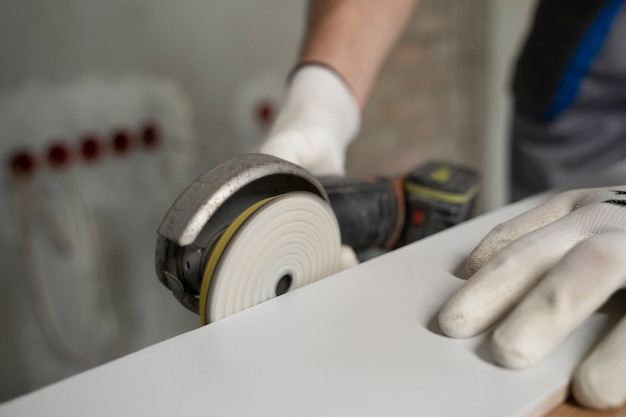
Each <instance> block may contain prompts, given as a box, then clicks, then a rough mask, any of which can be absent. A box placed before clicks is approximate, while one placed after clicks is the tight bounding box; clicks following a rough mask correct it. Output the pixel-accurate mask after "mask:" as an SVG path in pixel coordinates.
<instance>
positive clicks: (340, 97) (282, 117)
mask: <svg viewBox="0 0 626 417" xmlns="http://www.w3.org/2000/svg"><path fill="white" fill-rule="evenodd" d="M360 123H361V116H360V111H359V106H358V104H357V102H356V100H355V99H354V97H353V95H352V92H351V91H350V89H349V88H348V86H347V85H346V83H345V82H344V81H343V80H342V79H341V78H340V77H339V76H338V75H337V74H336V73H335V72H334V71H332V70H330V69H328V68H326V67H323V66H319V65H305V66H303V67H302V68H300V69H299V70H298V71H297V72H296V73H295V74H294V76H293V78H292V80H291V84H290V86H289V90H288V92H287V98H286V100H285V103H284V104H283V106H282V108H281V109H280V112H279V113H278V117H277V118H276V122H274V125H273V126H272V128H271V129H270V131H269V133H268V135H267V137H266V138H265V140H264V141H263V143H262V144H261V146H260V148H259V152H261V153H265V154H269V155H273V156H276V157H279V158H282V159H285V160H287V161H289V162H292V163H294V164H296V165H300V166H301V167H303V168H305V169H306V170H308V171H309V172H311V173H312V174H313V175H345V166H344V165H345V159H346V151H347V148H348V145H349V144H350V142H351V141H352V139H353V138H354V136H356V134H357V132H358V130H359V126H360ZM357 263H358V259H357V256H356V254H355V253H354V251H353V250H352V248H350V247H348V246H345V245H344V246H342V248H341V254H340V261H339V264H340V268H341V269H346V268H349V267H351V266H354V265H356V264H357Z"/></svg>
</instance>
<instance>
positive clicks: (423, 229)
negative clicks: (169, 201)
mask: <svg viewBox="0 0 626 417" xmlns="http://www.w3.org/2000/svg"><path fill="white" fill-rule="evenodd" d="M477 191H478V175H477V173H476V172H474V171H473V170H471V169H468V168H465V167H461V166H458V165H454V164H450V163H442V162H429V163H427V164H424V165H421V166H419V167H417V168H416V169H415V170H413V171H411V172H410V173H409V174H407V175H405V176H403V177H402V178H396V179H386V178H367V179H363V178H345V177H319V178H316V177H314V176H313V175H312V174H311V173H309V172H308V171H306V170H305V169H304V168H302V167H300V166H297V165H295V164H292V163H290V162H287V161H284V160H282V159H279V158H276V157H273V156H270V155H265V154H244V155H239V156H237V157H235V158H232V159H229V160H227V161H225V162H223V163H221V164H219V165H217V166H215V167H214V168H212V169H210V170H209V171H207V172H206V173H205V174H203V175H201V176H200V177H198V178H197V179H196V180H195V181H194V182H193V183H191V184H190V185H189V186H188V187H187V188H186V189H185V190H184V191H183V192H182V193H181V194H180V196H179V197H178V198H177V199H176V201H175V202H174V204H173V205H172V206H171V207H170V209H169V210H168V212H167V213H166V215H165V217H164V218H163V220H162V222H161V225H160V226H159V229H158V238H157V245H156V271H157V276H158V278H159V280H160V281H161V282H162V283H163V284H164V285H165V286H166V287H167V288H169V289H170V290H171V291H172V293H173V294H174V296H175V297H176V298H177V299H178V300H179V301H180V302H181V303H182V304H183V305H184V306H185V307H187V308H188V309H189V310H191V311H193V312H195V313H197V314H199V315H200V319H201V321H202V323H203V324H207V323H210V322H213V321H216V320H219V319H222V318H224V317H226V316H228V315H230V314H233V313H236V312H238V311H241V310H243V309H246V308H248V307H251V306H253V305H256V304H259V303H261V302H263V301H266V300H268V299H271V298H274V297H277V296H279V295H282V294H284V293H285V292H287V291H290V290H293V289H296V288H299V287H302V286H304V285H307V284H309V283H312V282H314V281H317V280H320V279H322V278H325V277H327V276H330V275H332V274H334V273H336V272H338V271H339V254H340V248H341V245H342V244H343V245H347V246H350V247H352V248H353V249H354V250H355V251H357V252H359V251H362V250H365V249H368V248H374V247H378V248H382V249H385V250H389V249H393V248H396V247H399V246H403V245H405V244H408V243H410V242H412V241H415V240H418V239H421V238H423V237H425V236H428V235H430V234H433V233H435V232H437V231H439V230H443V229H445V228H447V227H450V226H452V225H454V224H457V223H460V222H462V221H463V220H465V219H467V218H469V217H470V215H471V211H472V207H473V205H474V202H475V199H476V195H477Z"/></svg>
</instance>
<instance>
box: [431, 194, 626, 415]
mask: <svg viewBox="0 0 626 417" xmlns="http://www.w3.org/2000/svg"><path fill="white" fill-rule="evenodd" d="M468 269H469V270H470V272H472V273H474V275H473V276H471V277H470V278H469V280H468V281H467V283H465V285H463V286H462V287H461V288H460V290H459V291H458V292H457V293H456V294H455V295H454V296H453V297H452V298H451V299H450V300H449V301H448V303H447V304H446V305H445V306H444V308H443V309H442V310H441V312H440V314H439V324H440V326H441V329H442V331H443V332H444V333H445V334H447V335H449V336H452V337H469V336H474V335H477V334H479V333H481V332H483V331H485V330H486V329H487V328H489V327H490V326H492V325H493V324H494V323H495V322H496V321H498V320H500V319H502V318H503V317H504V316H505V315H506V314H507V313H509V312H510V314H508V315H507V316H506V317H505V318H504V320H503V321H502V322H501V323H500V324H498V325H497V326H496V328H495V330H494V333H493V335H492V339H491V343H492V348H493V353H494V356H495V358H496V361H497V362H498V363H500V364H501V365H503V366H506V367H510V368H524V367H528V366H532V365H534V364H536V363H537V362H539V361H540V360H541V359H542V358H544V357H545V356H546V355H547V354H548V353H549V352H550V351H551V350H553V349H554V348H555V347H556V346H557V345H558V344H559V343H560V342H561V341H563V339H565V338H566V337H567V335H568V334H569V333H570V332H571V331H572V330H574V329H575V328H576V327H577V326H578V325H579V324H580V323H581V322H583V321H584V320H585V319H586V318H587V317H588V316H590V315H591V314H592V313H593V312H594V311H595V310H597V309H598V308H599V307H600V306H601V305H602V304H603V303H604V302H605V301H606V300H607V299H608V298H609V297H610V296H611V295H612V294H614V293H615V292H617V291H620V290H622V289H624V288H626V186H616V187H611V188H594V189H582V190H574V191H568V192H564V193H561V194H559V195H557V196H556V197H554V198H552V199H551V200H550V201H548V202H547V203H545V204H543V205H541V206H539V207H537V208H535V209H533V210H530V211H528V212H526V213H524V214H522V215H520V216H518V217H516V218H514V219H512V220H510V221H508V222H505V223H503V224H501V225H499V226H497V227H496V228H494V229H493V230H492V231H491V232H490V233H489V234H488V235H487V236H486V237H485V238H484V239H483V240H482V241H481V242H480V244H479V245H478V246H477V247H476V248H475V249H474V251H473V252H472V253H471V255H470V256H469V259H468ZM573 394H574V396H575V398H576V399H577V400H578V401H579V402H580V403H581V404H583V405H585V406H588V407H593V408H600V409H603V408H609V407H615V406H619V405H620V404H622V403H624V401H625V400H626V317H624V318H621V321H620V322H619V324H618V325H617V326H616V327H615V328H614V329H613V330H612V331H611V333H610V334H608V335H607V336H606V337H605V338H604V339H603V340H602V341H601V343H600V344H599V345H598V346H597V347H596V348H595V349H594V350H593V352H592V353H591V354H590V355H589V356H588V357H587V358H586V359H585V360H584V361H583V363H582V364H581V365H580V367H579V368H578V369H577V370H576V374H575V376H574V381H573Z"/></svg>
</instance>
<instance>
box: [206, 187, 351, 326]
mask: <svg viewBox="0 0 626 417" xmlns="http://www.w3.org/2000/svg"><path fill="white" fill-rule="evenodd" d="M340 250H341V236H340V232H339V226H338V224H337V220H336V218H335V216H334V214H333V212H332V209H331V208H330V206H329V204H328V203H326V202H325V201H324V200H323V199H322V198H320V197H319V196H317V195H315V194H313V193H309V192H292V193H287V194H283V195H280V196H278V197H273V198H269V199H267V200H263V201H261V202H259V203H257V204H255V205H254V206H252V207H250V208H249V209H248V210H246V212H244V213H242V214H241V215H240V216H239V217H238V218H237V219H236V220H235V222H233V224H232V225H231V226H230V227H229V228H228V229H227V230H226V231H225V232H224V234H223V236H222V238H221V239H220V241H219V242H218V243H217V244H216V248H215V249H214V251H213V253H212V255H211V258H210V259H209V262H208V264H207V268H206V270H205V273H204V277H203V280H202V281H203V282H202V288H201V292H200V317H201V319H202V320H203V321H204V323H210V322H213V321H216V320H220V319H222V318H224V317H226V316H229V315H231V314H233V313H236V312H238V311H241V310H243V309H246V308H248V307H251V306H253V305H256V304H259V303H261V302H263V301H266V300H269V299H271V298H274V297H277V296H278V295H280V294H282V293H284V292H286V291H287V290H289V291H291V290H294V289H296V288H300V287H302V286H304V285H307V284H310V283H312V282H314V281H317V280H319V279H322V278H325V277H327V276H329V275H332V274H334V273H335V272H338V270H339V255H340Z"/></svg>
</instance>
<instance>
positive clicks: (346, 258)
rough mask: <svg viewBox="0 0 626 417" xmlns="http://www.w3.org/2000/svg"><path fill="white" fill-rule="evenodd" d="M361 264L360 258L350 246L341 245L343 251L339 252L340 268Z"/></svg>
mask: <svg viewBox="0 0 626 417" xmlns="http://www.w3.org/2000/svg"><path fill="white" fill-rule="evenodd" d="M358 264H359V259H358V258H357V256H356V253H354V250H353V249H352V248H351V247H350V246H346V245H341V253H340V254H339V269H340V270H341V271H343V270H344V269H348V268H352V267H353V266H356V265H358Z"/></svg>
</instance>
